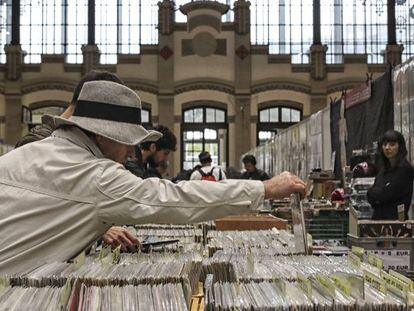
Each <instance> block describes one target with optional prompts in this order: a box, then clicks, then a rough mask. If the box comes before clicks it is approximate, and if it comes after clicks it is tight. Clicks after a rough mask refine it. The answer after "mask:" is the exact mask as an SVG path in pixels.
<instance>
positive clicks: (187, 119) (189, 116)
mask: <svg viewBox="0 0 414 311" xmlns="http://www.w3.org/2000/svg"><path fill="white" fill-rule="evenodd" d="M193 122H194V110H193V109H191V110H186V111H184V123H193Z"/></svg>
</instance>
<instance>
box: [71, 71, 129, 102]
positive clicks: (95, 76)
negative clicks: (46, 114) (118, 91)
mask: <svg viewBox="0 0 414 311" xmlns="http://www.w3.org/2000/svg"><path fill="white" fill-rule="evenodd" d="M100 80H103V81H112V82H115V83H118V84H122V85H125V83H124V81H122V80H121V79H120V78H118V76H117V75H116V74H114V73H111V72H108V71H101V70H91V71H89V72H88V73H87V74H85V75H84V76H83V77H82V78H81V79H80V81H79V83H78V85H76V87H75V90H74V91H73V97H72V101H71V103H70V104H71V105H74V106H75V105H76V104H77V102H78V97H79V94H80V92H81V90H82V87H83V85H84V84H85V82H89V81H100Z"/></svg>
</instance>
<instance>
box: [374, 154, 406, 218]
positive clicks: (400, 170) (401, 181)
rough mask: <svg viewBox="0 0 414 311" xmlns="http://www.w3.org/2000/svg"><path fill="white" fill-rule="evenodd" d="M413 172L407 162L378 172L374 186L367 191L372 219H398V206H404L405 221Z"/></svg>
mask: <svg viewBox="0 0 414 311" xmlns="http://www.w3.org/2000/svg"><path fill="white" fill-rule="evenodd" d="M413 177H414V172H413V168H412V166H411V164H410V163H409V162H408V161H407V160H405V159H404V160H403V161H401V163H399V164H398V165H397V166H396V167H395V168H392V169H390V170H388V171H383V172H380V173H379V174H378V175H377V177H376V178H375V182H374V185H373V186H372V188H370V189H369V190H368V194H367V197H368V202H369V203H370V204H371V206H372V207H373V209H374V215H373V216H372V218H373V219H394V220H396V219H398V209H397V207H398V205H400V204H404V207H405V219H408V209H409V208H410V204H411V196H412V193H413Z"/></svg>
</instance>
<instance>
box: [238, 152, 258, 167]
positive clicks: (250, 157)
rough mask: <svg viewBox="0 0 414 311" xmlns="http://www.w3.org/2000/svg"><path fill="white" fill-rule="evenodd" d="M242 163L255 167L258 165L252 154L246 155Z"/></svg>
mask: <svg viewBox="0 0 414 311" xmlns="http://www.w3.org/2000/svg"><path fill="white" fill-rule="evenodd" d="M242 161H243V164H247V163H251V164H253V165H256V163H257V162H256V158H255V157H254V155H252V154H248V155H245V156H244V157H243V160H242Z"/></svg>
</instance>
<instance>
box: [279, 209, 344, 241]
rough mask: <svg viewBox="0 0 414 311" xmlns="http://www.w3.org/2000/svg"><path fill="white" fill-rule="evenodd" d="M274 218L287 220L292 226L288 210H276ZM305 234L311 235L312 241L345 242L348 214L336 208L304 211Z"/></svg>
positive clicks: (290, 213) (290, 214)
mask: <svg viewBox="0 0 414 311" xmlns="http://www.w3.org/2000/svg"><path fill="white" fill-rule="evenodd" d="M276 216H277V217H280V218H284V219H287V221H288V224H289V225H291V224H292V212H291V210H290V208H288V209H286V208H283V209H278V210H277V211H276ZM304 217H305V225H306V232H307V233H309V234H310V235H312V238H313V240H339V241H342V242H344V243H345V242H346V239H347V234H348V228H349V220H348V212H347V211H346V210H344V209H342V208H341V209H337V208H321V209H318V208H315V209H305V210H304Z"/></svg>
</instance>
